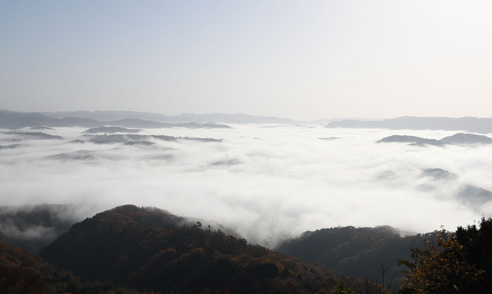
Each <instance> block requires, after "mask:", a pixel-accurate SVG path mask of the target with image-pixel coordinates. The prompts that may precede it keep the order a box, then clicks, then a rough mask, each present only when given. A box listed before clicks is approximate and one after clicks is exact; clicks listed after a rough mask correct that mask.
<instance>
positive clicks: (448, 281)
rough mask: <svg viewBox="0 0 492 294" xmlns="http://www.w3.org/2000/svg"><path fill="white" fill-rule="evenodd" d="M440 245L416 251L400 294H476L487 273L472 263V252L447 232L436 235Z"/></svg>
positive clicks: (429, 245)
mask: <svg viewBox="0 0 492 294" xmlns="http://www.w3.org/2000/svg"><path fill="white" fill-rule="evenodd" d="M436 237H437V241H435V242H432V241H425V243H424V244H425V248H424V249H412V253H411V256H412V259H413V262H411V261H407V260H401V261H400V264H403V265H406V266H408V267H409V269H410V270H409V272H408V273H407V275H406V277H405V280H404V283H403V285H402V287H401V289H400V293H417V294H431V293H432V294H449V293H472V291H473V289H474V288H475V287H476V285H477V283H478V282H479V281H481V280H482V278H483V277H482V276H483V271H482V270H479V269H477V268H476V267H475V266H474V265H472V264H470V263H468V261H467V253H468V248H467V247H465V246H463V245H462V244H461V243H460V242H458V239H457V238H456V236H455V235H454V234H450V233H448V232H447V231H446V230H441V231H437V232H436Z"/></svg>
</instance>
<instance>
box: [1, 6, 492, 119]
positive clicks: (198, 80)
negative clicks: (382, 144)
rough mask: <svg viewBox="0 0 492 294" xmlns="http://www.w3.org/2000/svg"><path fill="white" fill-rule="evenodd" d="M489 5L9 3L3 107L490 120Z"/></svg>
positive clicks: (4, 13)
mask: <svg viewBox="0 0 492 294" xmlns="http://www.w3.org/2000/svg"><path fill="white" fill-rule="evenodd" d="M490 15H492V2H491V1H488V0H476V1H475V0H472V1H456V0H436V1H423V0H412V1H394V0H385V1H383V0H376V1H367V0H348V1H346V0H339V1H316V0H313V1H292V0H271V1H256V0H254V1H218V0H210V1H193V0H191V1H150V0H149V1H126V0H121V1H51V0H47V1H1V2H0V109H8V110H14V111H72V110H132V111H148V112H159V113H164V114H180V113H183V112H188V113H216V112H221V113H247V114H252V115H272V116H280V117H289V118H293V119H299V120H313V119H321V118H336V117H361V118H388V117H397V116H402V115H413V116H450V117H461V116H479V117H492V107H491V106H492V105H491V104H492V102H491V101H492V99H490V98H491V94H492V83H491V82H490V81H491V80H492V70H491V68H492V17H490Z"/></svg>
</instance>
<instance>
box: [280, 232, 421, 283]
mask: <svg viewBox="0 0 492 294" xmlns="http://www.w3.org/2000/svg"><path fill="white" fill-rule="evenodd" d="M422 240H423V237H422V236H410V237H400V235H399V232H398V231H396V230H395V229H392V228H390V227H376V228H354V227H341V228H331V229H322V230H317V231H315V232H305V233H304V234H303V235H302V236H301V237H299V238H297V239H292V240H288V241H285V242H284V243H283V244H281V245H279V246H278V247H277V248H276V250H277V251H279V252H282V253H284V254H288V255H292V256H296V257H300V258H304V259H307V260H310V261H313V262H316V263H319V264H324V265H327V266H328V267H330V268H333V269H335V270H339V271H342V272H343V273H345V274H347V275H351V276H357V277H360V278H364V277H369V278H371V279H372V280H378V281H381V280H382V275H381V270H382V267H384V270H385V271H386V273H385V279H386V282H388V281H390V279H392V280H393V286H398V285H399V284H401V282H402V280H401V278H402V275H401V273H400V270H401V269H400V268H399V267H398V259H408V258H410V252H411V248H419V247H422V244H423V241H422Z"/></svg>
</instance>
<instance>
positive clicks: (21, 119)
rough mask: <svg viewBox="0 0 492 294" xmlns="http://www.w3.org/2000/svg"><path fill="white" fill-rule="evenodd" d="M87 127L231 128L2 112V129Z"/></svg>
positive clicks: (204, 124) (0, 121) (196, 124)
mask: <svg viewBox="0 0 492 294" xmlns="http://www.w3.org/2000/svg"><path fill="white" fill-rule="evenodd" d="M75 126H77V127H86V128H97V127H106V126H115V127H128V128H175V127H181V128H192V129H196V128H230V127H229V126H227V125H224V124H216V123H196V122H186V123H163V122H157V121H151V120H143V119H141V118H135V117H130V118H123V119H119V120H114V121H99V120H95V119H92V118H86V117H65V116H63V117H60V118H56V117H52V116H49V115H46V114H42V113H35V112H13V111H5V110H1V111H0V128H5V129H20V128H25V127H32V128H41V127H75Z"/></svg>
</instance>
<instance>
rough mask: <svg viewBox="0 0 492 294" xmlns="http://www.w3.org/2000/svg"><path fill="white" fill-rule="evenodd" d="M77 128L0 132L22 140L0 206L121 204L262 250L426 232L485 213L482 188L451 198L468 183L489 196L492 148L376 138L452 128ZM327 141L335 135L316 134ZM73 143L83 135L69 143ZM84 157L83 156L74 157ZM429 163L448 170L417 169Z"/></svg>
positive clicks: (4, 168)
mask: <svg viewBox="0 0 492 294" xmlns="http://www.w3.org/2000/svg"><path fill="white" fill-rule="evenodd" d="M84 130H85V129H81V128H58V129H55V130H47V131H45V132H46V133H50V134H53V135H61V136H63V137H64V138H65V139H64V140H36V139H32V138H23V137H22V136H19V135H15V134H9V133H7V132H6V131H5V132H3V133H0V145H2V146H7V145H11V144H20V146H18V147H16V148H5V149H0V174H2V177H0V197H1V198H0V205H18V204H40V203H59V204H64V203H67V204H76V205H79V206H80V211H79V214H80V215H79V218H80V219H82V218H84V217H88V216H92V215H93V214H94V213H96V212H99V211H101V210H103V209H108V208H112V207H114V206H117V205H122V204H128V203H132V204H135V205H139V206H155V207H159V208H162V209H165V210H168V211H170V212H172V213H174V214H177V215H181V216H186V217H195V218H202V219H205V220H209V221H210V223H212V222H213V221H215V222H218V223H220V224H222V225H224V226H226V227H231V228H232V229H234V230H236V231H237V232H238V233H239V234H241V235H242V236H243V237H245V238H247V239H248V240H250V241H251V242H255V243H260V244H263V245H266V246H270V247H272V246H274V245H275V244H276V243H277V242H278V241H279V240H280V239H283V238H286V237H292V236H296V235H298V234H300V233H302V232H303V231H306V230H314V229H319V228H324V227H333V226H339V225H340V226H346V225H353V226H377V225H391V226H394V227H396V228H399V229H402V230H406V231H413V232H422V233H423V232H428V231H432V230H435V229H438V228H439V227H440V226H441V225H443V226H445V227H446V228H447V229H450V230H454V229H455V228H456V226H458V225H466V224H471V223H473V222H474V221H475V220H478V219H479V218H480V217H481V216H489V215H490V214H491V213H492V201H488V199H489V198H487V197H488V196H487V195H488V194H486V191H485V192H484V191H483V190H473V191H472V192H474V193H475V194H476V193H478V194H480V193H482V192H483V193H485V194H483V193H482V194H483V195H482V194H480V195H481V197H482V198H480V197H479V196H477V195H471V196H469V198H467V197H468V195H463V194H466V193H469V192H470V190H465V193H461V194H460V191H462V190H463V189H464V187H469V186H474V187H476V188H478V187H480V188H483V189H487V190H491V191H492V173H491V171H492V157H490V154H491V151H492V146H475V147H460V146H447V147H434V146H428V147H418V146H409V145H405V144H397V143H385V144H383V143H380V144H378V143H376V141H377V140H379V139H381V138H383V137H385V136H389V135H393V134H405V135H416V136H421V137H426V138H434V139H440V138H442V137H445V136H448V135H451V134H453V133H451V132H445V131H390V130H359V129H327V128H323V127H321V126H287V125H282V126H269V127H264V126H256V125H235V126H234V128H233V129H205V130H204V129H195V130H193V129H182V128H176V129H157V130H156V129H152V130H150V129H149V130H144V132H143V133H144V134H153V135H171V136H177V137H200V138H216V139H223V141H222V142H208V143H204V142H194V141H186V140H179V141H177V142H168V141H160V140H156V139H152V141H153V142H154V143H155V144H153V145H150V146H144V145H133V146H128V145H122V144H94V143H91V142H88V141H87V140H88V139H89V137H86V136H84V135H83V134H82V132H83V131H84ZM326 137H336V138H337V139H334V140H320V139H319V138H326ZM75 139H81V140H85V141H87V142H86V143H83V144H81V143H70V141H71V140H75ZM79 151H83V152H79ZM85 151H87V152H85ZM72 152H75V153H72ZM58 154H64V156H59V157H53V155H58ZM81 154H83V155H87V154H89V155H90V156H87V159H77V158H80V157H82V158H85V157H84V156H80V155H81ZM71 156H73V157H74V159H71ZM433 168H439V169H442V170H446V171H449V172H450V173H453V174H455V176H448V177H442V178H439V177H436V176H435V175H433V174H430V173H425V170H426V169H433ZM477 191H478V192H477ZM472 194H473V193H472ZM484 195H485V196H484ZM491 200H492V199H491ZM204 225H207V221H205V222H204Z"/></svg>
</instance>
